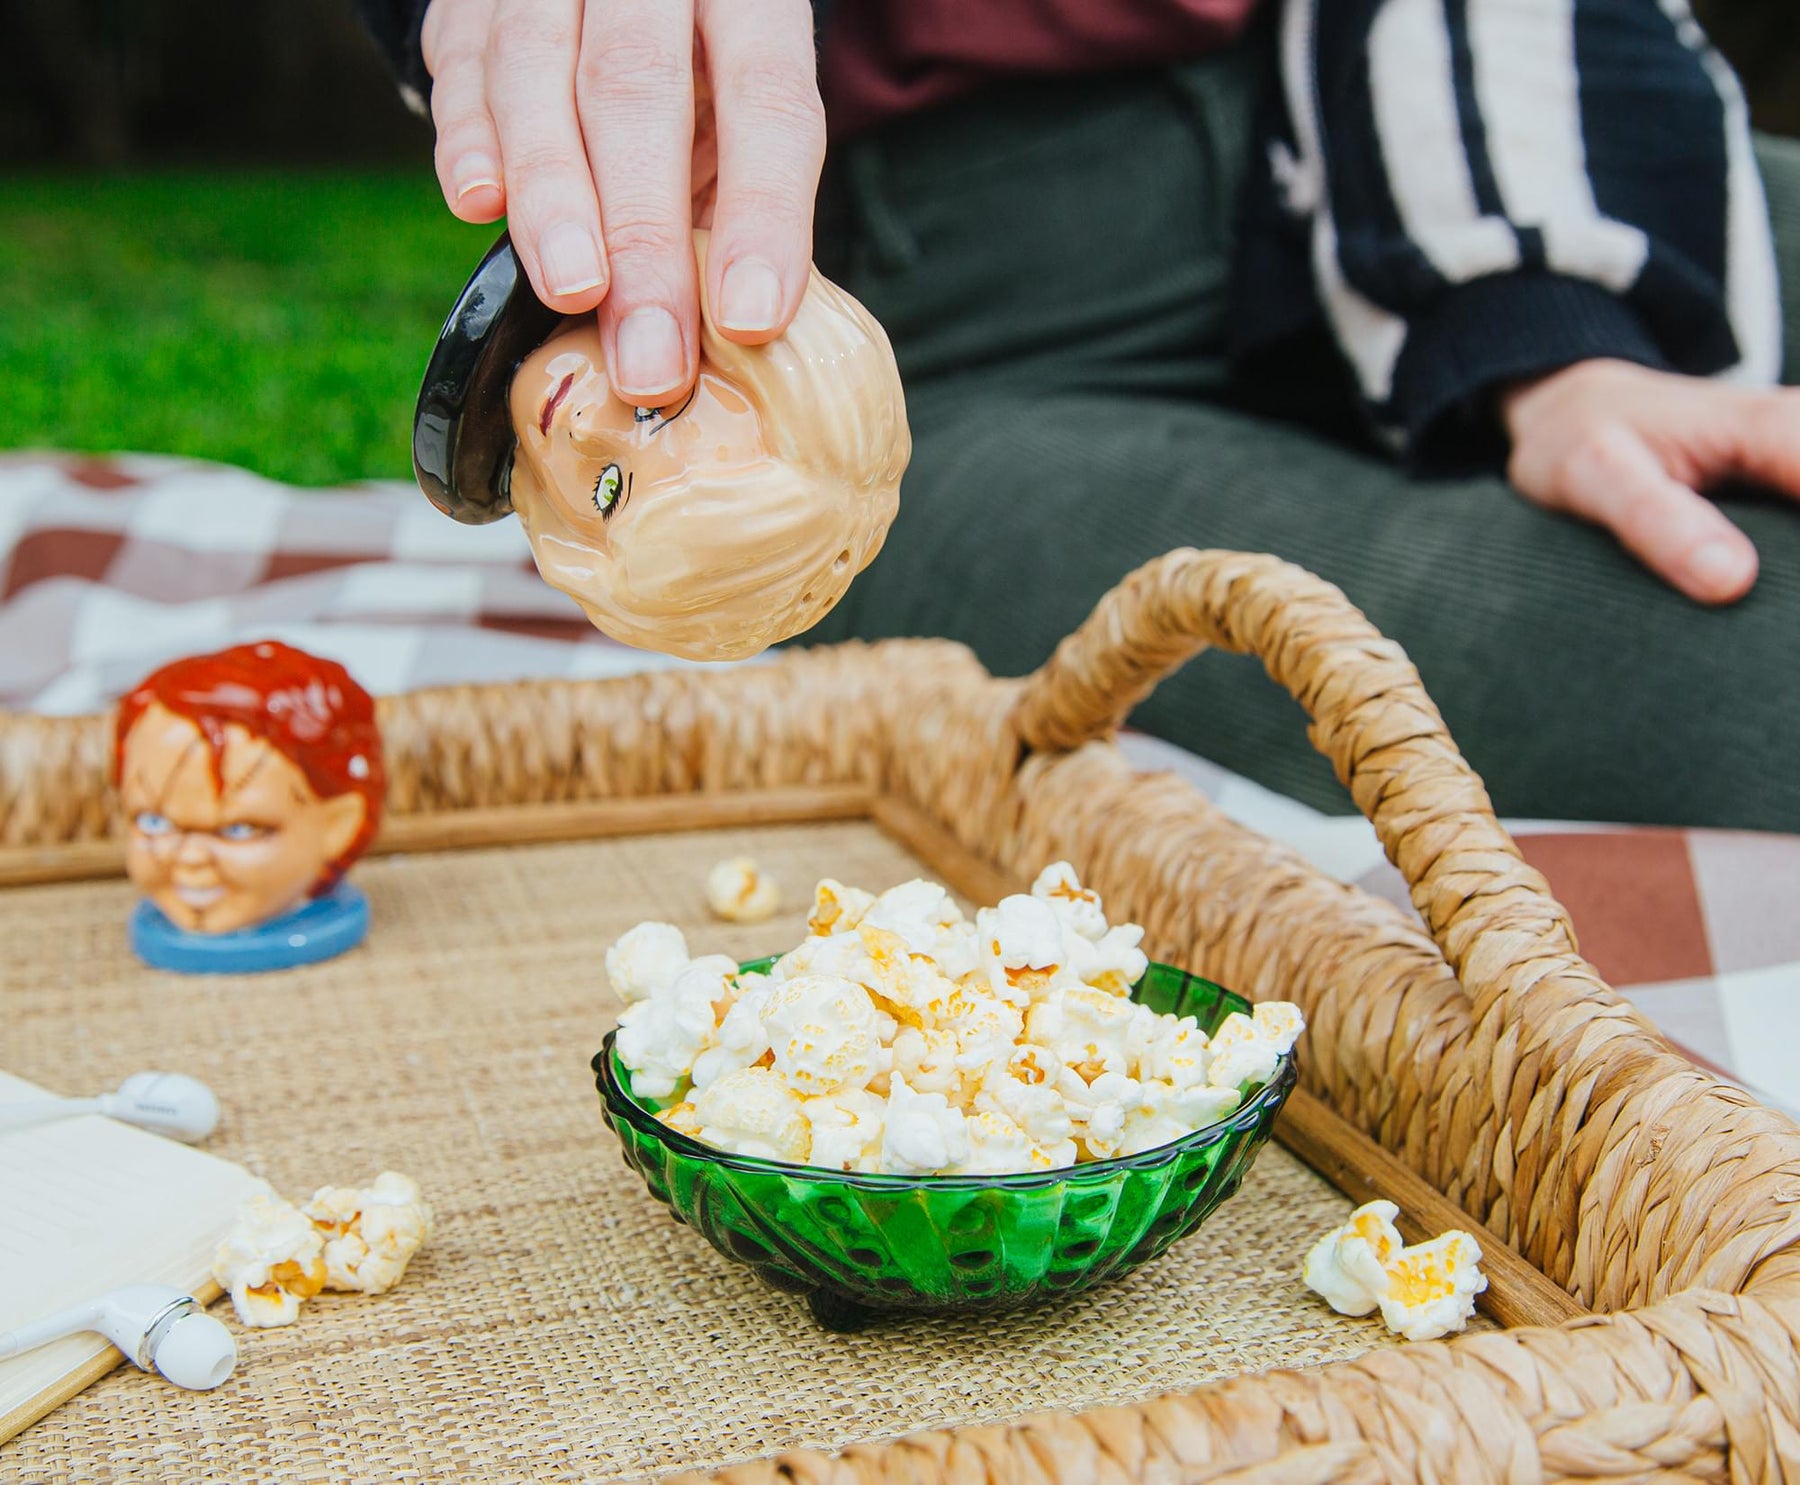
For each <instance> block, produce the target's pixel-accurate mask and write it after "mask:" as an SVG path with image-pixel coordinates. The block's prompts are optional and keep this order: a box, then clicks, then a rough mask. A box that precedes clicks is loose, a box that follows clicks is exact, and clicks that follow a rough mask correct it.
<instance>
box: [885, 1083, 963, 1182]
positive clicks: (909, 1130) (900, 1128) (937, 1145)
mask: <svg viewBox="0 0 1800 1485" xmlns="http://www.w3.org/2000/svg"><path fill="white" fill-rule="evenodd" d="M969 1155H970V1144H969V1132H968V1129H967V1127H966V1125H965V1124H964V1121H963V1115H962V1111H961V1110H960V1109H953V1108H951V1107H950V1101H949V1100H948V1099H946V1098H945V1097H944V1095H943V1094H941V1093H915V1092H913V1090H912V1089H911V1088H909V1087H907V1086H906V1079H905V1078H903V1077H901V1076H900V1074H899V1073H895V1074H894V1076H893V1077H892V1079H891V1080H890V1087H889V1091H888V1106H887V1124H886V1127H885V1128H884V1130H883V1131H882V1138H881V1168H882V1169H883V1170H884V1171H887V1172H888V1173H889V1174H891V1175H897V1176H928V1175H932V1174H935V1173H936V1172H938V1171H943V1170H949V1169H951V1168H952V1167H954V1166H959V1165H962V1164H963V1163H964V1162H966V1161H967V1160H968V1158H969Z"/></svg>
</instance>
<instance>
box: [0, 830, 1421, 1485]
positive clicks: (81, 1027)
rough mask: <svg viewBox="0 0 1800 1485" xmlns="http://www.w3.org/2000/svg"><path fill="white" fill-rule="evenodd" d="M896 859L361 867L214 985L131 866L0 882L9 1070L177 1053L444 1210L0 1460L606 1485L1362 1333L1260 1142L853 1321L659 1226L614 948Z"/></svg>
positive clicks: (616, 849)
mask: <svg viewBox="0 0 1800 1485" xmlns="http://www.w3.org/2000/svg"><path fill="white" fill-rule="evenodd" d="M740 852H748V853H751V854H754V855H755V856H757V857H758V859H759V860H761V861H762V862H763V863H764V864H765V865H766V866H768V867H769V868H771V869H773V870H774V871H775V872H776V873H777V874H778V875H779V877H780V879H781V880H782V882H783V883H784V884H785V885H786V886H787V888H788V890H789V894H790V897H791V899H792V900H793V901H794V902H795V904H796V910H794V911H791V912H788V913H785V914H784V915H783V916H782V917H780V918H778V919H777V920H775V921H774V922H772V923H768V924H763V925H760V926H757V927H750V928H746V927H731V926H726V925H721V924H718V923H716V922H713V921H711V920H710V919H709V918H708V916H707V914H706V911H705V907H704V901H703V895H702V883H703V880H704V875H705V871H706V869H707V867H708V866H709V865H711V864H712V863H713V862H714V861H716V860H718V859H720V858H722V857H724V856H727V855H731V854H737V853H740ZM922 871H923V869H922V868H921V867H920V866H919V865H918V864H917V863H916V862H915V861H914V860H913V859H912V858H911V857H910V856H908V855H907V854H906V853H905V852H904V851H903V850H902V849H901V848H900V847H899V846H897V845H896V844H895V843H894V842H892V841H891V840H889V839H888V838H887V837H886V836H884V835H882V834H881V833H880V832H879V831H878V830H877V829H876V828H875V827H874V826H873V825H870V824H866V823H860V822H858V823H846V824H837V825H824V826H793V827H770V828H763V829H758V830H746V831H714V832H708V833H703V834H687V835H668V836H657V837H646V838H639V839H630V840H611V841H596V842H583V843H578V844H573V845H554V846H540V847H532V848H515V849H495V850H482V851H469V852H460V853H446V854H442V855H431V856H419V857H411V858H408V857H395V858H389V859H385V860H380V861H373V862H368V863H365V864H364V865H363V866H362V867H361V868H360V869H359V871H358V874H357V879H358V880H359V881H360V882H361V884H362V885H363V886H364V887H365V889H366V890H367V891H368V892H369V895H370V897H371V898H372V900H373V903H374V911H375V929H374V932H373V935H372V937H371V939H370V942H369V943H368V944H367V945H366V946H365V947H364V948H362V949H360V950H358V951H356V952H355V953H353V954H351V955H349V956H347V957H346V958H344V959H342V960H339V961H337V962H335V963H332V964H329V965H324V966H319V967H315V968H312V969H307V970H299V971H294V972H291V973H286V974H281V975H274V976H268V977H260V978H250V979H241V980H229V979H190V978H184V977H178V976H167V975H161V974H155V973H151V972H147V971H145V970H143V969H142V968H140V967H139V966H138V965H137V964H136V963H135V961H133V960H132V959H131V957H130V955H129V952H128V951H127V949H126V947H125V943H124V935H123V927H122V924H123V919H124V915H125V912H126V910H127V908H128V907H129V905H130V902H131V892H130V889H129V887H128V886H127V885H126V884H125V883H123V882H117V881H109V882H94V883H82V884H78V885H71V886H46V887H35V888H27V889H20V890H15V891H11V892H7V893H0V941H3V942H4V943H5V945H6V950H5V959H4V965H5V970H4V981H5V992H4V998H3V1000H0V1024H3V1025H4V1027H5V1035H4V1057H3V1059H0V1062H3V1065H4V1066H6V1067H7V1068H8V1070H10V1071H14V1072H17V1073H19V1074H21V1075H23V1076H26V1077H29V1078H32V1079H34V1080H37V1081H39V1082H42V1083H44V1084H46V1085H48V1086H50V1087H52V1088H57V1089H67V1090H70V1091H76V1090H90V1089H97V1088H101V1087H105V1086H110V1085H111V1083H112V1082H113V1081H114V1080H116V1079H118V1078H121V1077H123V1076H124V1075H125V1074H127V1073H129V1072H131V1071H134V1070H137V1069H139V1068H143V1067H169V1068H177V1069H182V1070H187V1071H192V1072H194V1073H197V1074H199V1075H201V1076H203V1077H205V1078H206V1079H207V1080H208V1081H209V1082H211V1083H212V1084H213V1085H214V1087H215V1088H216V1089H217V1090H218V1092H219V1095H220V1097H221V1099H222V1101H223V1103H224V1106H225V1110H226V1118H225V1123H224V1126H223V1128H222V1129H221V1131H220V1133H219V1134H218V1135H217V1136H215V1138H214V1140H213V1142H212V1145H211V1148H213V1149H215V1150H216V1151H218V1152H219V1153H220V1154H223V1155H225V1156H227V1157H229V1158H232V1159H235V1160H238V1161H241V1162H242V1163H244V1164H245V1165H247V1166H249V1167H250V1168H251V1169H252V1170H254V1171H256V1172H257V1173H258V1174H260V1175H263V1176H266V1177H267V1178H268V1179H269V1180H271V1181H272V1182H274V1183H275V1184H276V1185H277V1186H278V1187H279V1188H280V1189H282V1190H283V1191H284V1192H286V1193H288V1194H290V1195H304V1194H306V1193H308V1192H310V1191H311V1189H312V1188H313V1187H314V1186H316V1185H320V1184H324V1183H327V1182H350V1181H360V1180H362V1179H364V1178H366V1177H369V1176H372V1175H374V1174H375V1173H376V1172H377V1171H380V1170H382V1169H386V1168H393V1169H398V1170H402V1171H405V1172H407V1173H409V1174H411V1175H413V1176H415V1177H417V1178H418V1179H419V1180H420V1181H421V1182H422V1183H423V1185H424V1187H425V1189H426V1192H427V1194H428V1195H429V1197H430V1199H431V1200H432V1202H433V1204H434V1205H435V1207H436V1210H437V1215H438V1223H439V1226H438V1234H437V1237H436V1239H435V1241H434V1242H433V1244H432V1245H431V1247H430V1248H429V1249H428V1250H427V1251H426V1252H425V1253H424V1254H423V1255H422V1256H421V1257H420V1259H419V1260H417V1261H416V1262H415V1264H414V1266H413V1268H412V1270H411V1272H410V1273H409V1275H408V1277H407V1279H406V1282H405V1283H404V1284H403V1285H402V1287H401V1288H400V1289H399V1290H398V1291H396V1292H395V1293H393V1294H391V1295H388V1296H385V1297H382V1298H376V1299H371V1298H366V1297H361V1296H326V1297H324V1298H322V1299H320V1300H319V1301H318V1302H316V1303H315V1304H313V1305H311V1306H309V1307H308V1309H307V1311H306V1312H305V1314H304V1315H303V1317H302V1320H301V1323H300V1324H298V1325H297V1326H294V1327H292V1328H289V1329H285V1330H275V1331H264V1332H254V1333H249V1334H245V1335H243V1336H242V1337H241V1344H242V1351H243V1364H242V1366H241V1369H240V1372H239V1374H238V1376H237V1377H236V1378H235V1379H234V1380H233V1381H232V1382H231V1383H230V1384H228V1385H227V1386H226V1387H224V1388H222V1389H221V1390H220V1391H218V1392H216V1393H205V1394H198V1393H183V1392H178V1391H177V1390H175V1389H173V1388H170V1387H167V1386H164V1385H161V1384H159V1383H157V1382H154V1381H152V1380H151V1379H149V1378H146V1377H143V1376H141V1375H138V1374H136V1373H134V1372H131V1371H129V1370H125V1371H120V1372H117V1373H115V1374H114V1375H113V1376H111V1377H109V1378H108V1379H107V1380H106V1381H104V1382H102V1383H100V1384H99V1385H98V1386H96V1387H93V1388H91V1389H90V1390H89V1391H88V1392H86V1393H85V1394H83V1395H82V1396H81V1397H79V1398H77V1399H76V1400H75V1401H74V1402H72V1403H70V1404H68V1405H66V1406H65V1407H63V1408H61V1409H60V1410H58V1411H57V1412H56V1413H54V1414H52V1415H51V1416H50V1417H49V1418H47V1419H45V1420H44V1421H43V1422H41V1423H39V1424H37V1425H35V1426H34V1427H32V1428H30V1429H28V1430H27V1431H26V1432H25V1433H24V1434H23V1435H21V1436H20V1437H19V1438H18V1439H17V1440H15V1441H14V1442H13V1443H12V1444H10V1445H7V1446H5V1447H4V1448H0V1478H4V1479H6V1480H9V1481H11V1480H19V1481H38V1480H44V1481H81V1482H107V1481H122V1480H155V1481H159V1482H161V1481H173V1480H187V1479H203V1478H205V1479H228V1480H252V1479H254V1480H258V1481H283V1482H286V1481H314V1480H318V1481H324V1480H393V1481H415V1480H449V1479H454V1480H458V1481H515V1480H527V1479H529V1480H558V1481H560V1480H581V1481H599V1480H609V1479H615V1478H619V1477H639V1476H643V1475H647V1474H655V1473H659V1472H663V1471H668V1470H672V1469H678V1468H684V1467H695V1466H706V1467H711V1466H717V1465H722V1464H725V1463H729V1462H732V1461H736V1460H741V1459H745V1458H751V1457H755V1456H758V1455H762V1454H766V1453H769V1452H771V1451H774V1450H778V1449H785V1448H791V1447H796V1446H816V1447H837V1446H841V1445H843V1444H846V1443H849V1442H852V1441H857V1440H864V1439H875V1438H885V1437H890V1436H893V1435H896V1434H900V1433H903V1432H907V1431H910V1430H913V1429H917V1428H923V1427H930V1426H937V1425H944V1424H959V1423H970V1422H978V1421H991V1420H998V1419H1007V1418H1012V1417H1016V1416H1018V1415H1021V1414H1024V1413H1028V1412H1032V1411H1036V1410H1039V1409H1043V1408H1046V1407H1057V1406H1067V1407H1081V1406H1086V1405H1090V1404H1095V1403H1100V1402H1126V1401H1134V1400H1139V1399H1142V1398H1145V1397H1149V1396H1152V1395H1155V1394H1157V1393H1160V1392H1164V1391H1169V1390H1174V1389H1183V1388H1189V1387H1193V1386H1195V1385H1197V1384H1199V1383H1202V1382H1205V1381H1208V1380H1211V1379H1214V1378H1219V1377H1225V1376H1231V1375H1235V1374H1238V1373H1242V1372H1246V1371H1255V1370H1259V1369H1262V1368H1267V1367H1270V1366H1275V1365H1286V1366H1294V1365H1308V1364H1312V1363H1319V1362H1326V1361H1331V1360H1336V1359H1339V1358H1343V1357H1349V1356H1353V1355H1357V1354H1359V1353H1362V1352H1364V1351H1367V1350H1368V1349H1370V1348H1371V1347H1373V1346H1376V1345H1380V1344H1384V1343H1385V1342H1386V1339H1387V1338H1386V1336H1385V1332H1383V1331H1382V1329H1381V1327H1380V1325H1379V1323H1378V1322H1375V1321H1367V1320H1364V1321H1355V1320H1346V1319H1343V1318H1341V1317H1339V1316H1336V1315H1334V1314H1332V1313H1331V1312H1330V1311H1329V1310H1327V1309H1326V1307H1325V1306H1324V1305H1323V1304H1321V1303H1319V1302H1318V1301H1317V1300H1315V1299H1314V1298H1312V1297H1311V1296H1309V1295H1308V1294H1306V1293H1305V1292H1304V1291H1303V1289H1302V1288H1301V1287H1300V1285H1299V1284H1298V1282H1297V1281H1296V1274H1297V1271H1298V1267H1299V1264H1300V1261H1301V1259H1302V1257H1303V1255H1304V1253H1305V1250H1306V1247H1307V1245H1308V1244H1309V1243H1310V1242H1311V1241H1312V1240H1313V1239H1314V1238H1315V1237H1316V1236H1317V1235H1318V1234H1319V1233H1320V1232H1322V1231H1323V1230H1325V1229H1326V1228H1327V1227H1329V1226H1331V1225H1333V1224H1334V1223H1336V1222H1338V1221H1340V1220H1341V1219H1342V1217H1343V1215H1344V1213H1345V1212H1346V1211H1347V1210H1348V1206H1349V1204H1348V1203H1347V1202H1346V1201H1345V1200H1344V1199H1343V1198H1341V1197H1340V1196H1338V1195H1337V1194H1336V1193H1335V1192H1334V1191H1333V1190H1332V1189H1331V1188H1330V1187H1328V1186H1327V1185H1326V1184H1325V1183H1324V1182H1323V1181H1321V1180H1320V1179H1319V1178H1318V1177H1316V1176H1315V1175H1313V1174H1312V1173H1311V1172H1310V1171H1308V1170H1306V1169H1305V1168H1304V1167H1303V1166H1301V1165H1299V1164H1298V1163H1297V1162H1295V1161H1294V1160H1293V1158H1292V1157H1291V1156H1289V1155H1288V1154H1287V1153H1286V1152H1285V1151H1283V1150H1281V1149H1280V1148H1278V1147H1274V1146H1271V1147H1269V1148H1267V1149H1266V1150H1265V1151H1264V1152H1263V1154H1262V1156H1261V1158H1260V1160H1259V1161H1258V1163H1257V1166H1256V1169H1255V1171H1254V1173H1253V1175H1252V1177H1251V1178H1250V1180H1249V1181H1247V1182H1246V1184H1245V1186H1244V1189H1243V1191H1242V1192H1241V1193H1240V1194H1239V1195H1238V1196H1237V1197H1236V1198H1234V1199H1233V1200H1231V1201H1230V1202H1228V1203H1226V1205H1225V1206H1224V1207H1223V1208H1222V1209H1221V1210H1220V1211H1219V1213H1218V1214H1216V1215H1215V1216H1214V1217H1213V1218H1212V1219H1211V1221H1210V1222H1209V1223H1208V1225H1207V1226H1206V1227H1205V1228H1203V1229H1202V1231H1201V1232H1200V1233H1199V1234H1197V1235H1196V1236H1195V1237H1193V1238H1191V1239H1189V1240H1188V1241H1186V1242H1184V1243H1183V1244H1181V1245H1179V1246H1178V1247H1177V1248H1176V1249H1174V1250H1173V1251H1172V1252H1170V1253H1169V1254H1168V1255H1167V1256H1165V1257H1164V1258H1163V1259H1161V1260H1159V1261H1158V1262H1156V1263H1153V1264H1151V1265H1149V1266H1148V1267H1147V1268H1145V1269H1144V1270H1142V1271H1140V1272H1139V1273H1138V1274H1136V1275H1134V1276H1132V1277H1130V1278H1128V1279H1126V1280H1124V1281H1121V1282H1119V1283H1116V1284H1112V1285H1108V1286H1104V1287H1102V1288H1100V1289H1099V1290H1097V1291H1095V1292H1093V1293H1091V1294H1087V1295H1080V1296H1076V1297H1074V1298H1072V1299H1069V1300H1067V1301H1065V1302H1064V1303H1062V1304H1060V1305H1058V1306H1056V1307H1054V1308H1038V1309H1033V1310H1029V1311H1026V1312H1022V1313H1017V1314H1013V1315H1006V1316H985V1317H978V1318H971V1319H967V1320H955V1321H949V1322H942V1321H939V1322H932V1321H927V1320H923V1319H912V1320H906V1321H901V1322H898V1323H896V1324H893V1325H889V1326H885V1327H882V1328H878V1329H876V1330H873V1331H869V1332H865V1333H862V1334H858V1335H851V1336H839V1335H830V1334H827V1333H825V1332H823V1331H821V1330H820V1329H819V1328H818V1327H817V1326H816V1325H815V1324H814V1323H813V1322H812V1320H811V1319H810V1318H809V1316H808V1315H807V1313H806V1310H805V1308H804V1306H803V1305H802V1304H801V1303H800V1302H799V1301H797V1300H795V1299H793V1298H791V1297H789V1296H785V1295H781V1294H777V1293H775V1292H774V1291H772V1290H769V1289H767V1288H765V1287H763V1286H762V1285H761V1284H759V1283H758V1282H757V1281H756V1280H755V1279H753V1278H752V1276H751V1275H750V1273H749V1272H748V1270H746V1269H743V1268H741V1267H738V1266H736V1265H734V1264H731V1263H728V1262H727V1261H726V1260H724V1259H723V1258H721V1257H719V1256H718V1255H717V1254H715V1253H714V1252H713V1251H712V1249H711V1248H709V1247H708V1246H707V1245H706V1243H705V1242H704V1241H703V1240H702V1239H701V1238H699V1237H698V1236H697V1235H696V1234H694V1233H692V1232H689V1231H687V1230H685V1229H683V1228H681V1227H679V1226H677V1225H676V1224H675V1223H673V1222H672V1221H671V1220H670V1219H669V1216H668V1214H667V1212H666V1211H665V1209H664V1208H662V1207H661V1206H659V1205H658V1204H657V1203H656V1202H654V1201H653V1200H652V1199H651V1198H650V1197H649V1195H648V1194H647V1193H646V1192H645V1190H644V1188H643V1186H642V1184H641V1183H640V1181H639V1180H638V1178H637V1177H636V1175H634V1174H633V1173H632V1172H631V1171H630V1170H628V1169H627V1168H626V1167H625V1166H624V1165H623V1163H622V1161H621V1159H620V1156H619V1153H618V1149H617V1146H616V1143H615V1141H614V1138H613V1136H612V1135H611V1134H610V1133H609V1132H608V1131H607V1130H606V1128H605V1127H604V1125H603V1124H602V1123H601V1121H600V1117H599V1112H598V1107H597V1101H596V1097H595V1094H594V1090H593V1084H592V1078H591V1074H590V1072H589V1069H588V1065H587V1064H588V1059H589V1057H590V1056H591V1055H592V1054H593V1052H594V1051H595V1049H596V1048H597V1047H598V1046H599V1043H600V1038H601V1036H602V1035H603V1033H604V1032H605V1030H606V1028H607V1027H608V1026H609V1025H610V1024H611V1023H612V1021H613V1018H614V1016H615V1014H616V1010H617V1007H616V1005H615V1004H614V1002H613V1001H612V999H611V997H610V995H609V994H608V992H607V991H606V989H605V986H604V977H603V975H602V973H601V969H600V958H601V953H602V951H603V950H604V947H605V945H606V944H607V943H609V942H610V941H611V940H612V938H613V937H614V936H616V935H617V934H618V933H619V932H621V931H623V930H624V929H625V928H627V927H629V926H630V925H631V924H632V923H635V922H638V921H640V920H642V919H644V918H652V917H656V918H664V919H668V920H670V921H673V922H675V923H678V924H680V925H682V926H683V928H684V929H686V930H687V931H688V934H689V942H690V947H691V948H692V949H693V950H694V951H695V952H697V953H698V952H712V951H718V952H726V953H732V954H736V955H740V956H743V957H749V956H751V955H754V954H759V953H765V952H769V951H771V950H773V949H778V948H781V947H783V946H786V945H788V944H791V943H793V942H795V941H797V939H798V938H799V937H800V936H801V934H802V933H803V932H804V928H803V922H804V909H803V907H801V906H800V904H801V903H802V901H803V899H804V898H805V897H806V896H807V895H808V893H809V890H810V887H811V884H812V882H813V881H814V880H816V879H817V878H818V877H819V876H821V875H826V874H829V875H833V876H837V877H839V878H841V879H843V880H846V881H850V882H855V883H858V884H861V885H865V886H868V887H870V888H874V889H878V888H881V887H884V886H888V885H891V884H893V883H895V882H898V881H902V880H904V879H906V878H907V877H910V876H915V875H919V874H921V873H922ZM17 1195H18V1194H16V1193H8V1196H9V1197H15V1196H17Z"/></svg>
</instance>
